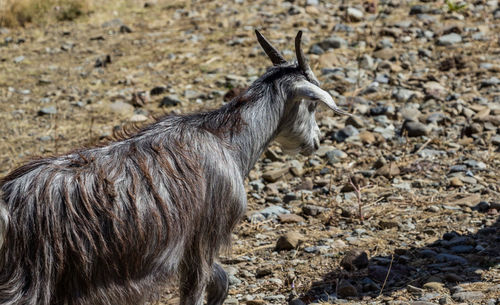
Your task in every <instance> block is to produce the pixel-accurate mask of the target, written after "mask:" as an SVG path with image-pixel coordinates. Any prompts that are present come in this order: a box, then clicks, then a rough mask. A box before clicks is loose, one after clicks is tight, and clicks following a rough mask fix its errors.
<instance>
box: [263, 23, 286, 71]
mask: <svg viewBox="0 0 500 305" xmlns="http://www.w3.org/2000/svg"><path fill="white" fill-rule="evenodd" d="M255 35H257V40H258V41H259V44H260V46H261V47H262V49H264V52H266V54H267V56H269V58H270V59H271V61H272V62H273V65H275V66H277V65H281V64H284V63H286V59H285V58H284V57H283V55H281V54H280V52H279V51H278V50H276V48H275V47H273V46H272V45H271V43H270V42H269V41H267V39H266V38H265V37H264V36H262V34H261V33H260V32H259V31H257V30H255Z"/></svg>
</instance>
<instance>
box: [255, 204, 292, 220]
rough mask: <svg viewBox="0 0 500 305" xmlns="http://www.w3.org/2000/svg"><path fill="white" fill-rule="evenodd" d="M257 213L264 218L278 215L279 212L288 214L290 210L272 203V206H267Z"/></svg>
mask: <svg viewBox="0 0 500 305" xmlns="http://www.w3.org/2000/svg"><path fill="white" fill-rule="evenodd" d="M259 213H260V214H262V215H264V216H265V217H266V218H269V217H270V216H272V215H275V216H279V215H281V214H290V211H288V210H287V209H284V208H282V207H280V206H277V205H272V206H270V207H267V208H265V209H263V210H260V211H259Z"/></svg>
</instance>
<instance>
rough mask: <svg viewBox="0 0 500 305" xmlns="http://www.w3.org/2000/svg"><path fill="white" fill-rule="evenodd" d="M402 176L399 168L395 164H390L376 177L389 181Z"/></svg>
mask: <svg viewBox="0 0 500 305" xmlns="http://www.w3.org/2000/svg"><path fill="white" fill-rule="evenodd" d="M399 174H400V170H399V167H398V166H397V165H396V164H394V163H388V164H386V165H384V166H382V167H381V168H379V169H377V171H376V172H375V175H376V176H384V177H386V178H388V179H391V178H392V177H395V176H398V175H399Z"/></svg>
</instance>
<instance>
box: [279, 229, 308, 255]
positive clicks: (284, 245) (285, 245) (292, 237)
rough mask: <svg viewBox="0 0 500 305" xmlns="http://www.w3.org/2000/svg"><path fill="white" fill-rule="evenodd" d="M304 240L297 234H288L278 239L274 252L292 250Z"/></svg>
mask: <svg viewBox="0 0 500 305" xmlns="http://www.w3.org/2000/svg"><path fill="white" fill-rule="evenodd" d="M303 240H304V236H302V234H300V233H297V232H288V233H286V234H285V235H282V236H280V237H279V239H278V241H277V242H276V248H275V249H276V251H281V250H293V249H295V248H297V246H298V245H299V244H300V243H301V242H302V241H303Z"/></svg>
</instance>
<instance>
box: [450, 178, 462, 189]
mask: <svg viewBox="0 0 500 305" xmlns="http://www.w3.org/2000/svg"><path fill="white" fill-rule="evenodd" d="M450 186H453V187H462V186H464V183H463V182H462V180H460V178H458V177H453V178H451V179H450Z"/></svg>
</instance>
